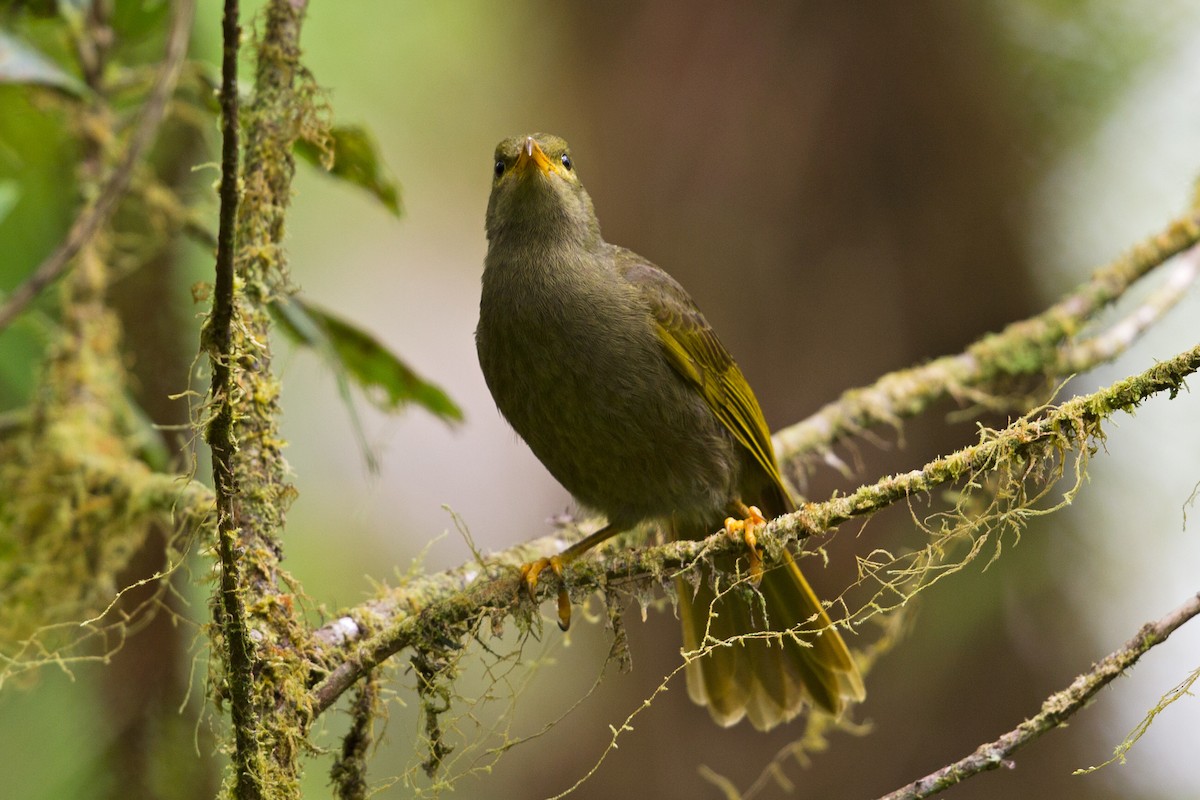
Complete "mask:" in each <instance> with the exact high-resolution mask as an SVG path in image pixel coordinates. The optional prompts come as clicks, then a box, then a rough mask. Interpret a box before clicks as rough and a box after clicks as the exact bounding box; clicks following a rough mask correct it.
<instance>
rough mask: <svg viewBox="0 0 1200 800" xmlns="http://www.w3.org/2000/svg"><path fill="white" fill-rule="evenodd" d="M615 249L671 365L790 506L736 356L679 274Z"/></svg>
mask: <svg viewBox="0 0 1200 800" xmlns="http://www.w3.org/2000/svg"><path fill="white" fill-rule="evenodd" d="M614 250H615V257H614V263H615V265H616V268H617V271H618V272H619V273H620V274H621V275H622V277H624V278H625V280H627V281H628V282H629V283H630V284H631V285H633V286H634V287H636V289H637V290H638V292H639V293H640V294H641V296H642V298H643V299H644V300H645V302H646V304H647V305H648V306H649V308H650V310H651V312H652V313H653V315H654V321H655V327H656V329H657V332H658V336H659V339H660V340H661V341H662V344H663V349H664V350H665V351H666V354H667V358H668V360H669V361H670V362H671V365H672V366H673V367H675V369H676V370H677V371H678V372H679V374H680V375H682V376H683V377H684V379H686V380H687V381H689V382H690V383H692V384H693V385H694V386H695V387H696V388H697V389H698V390H699V391H700V394H701V395H702V396H703V397H704V400H705V402H706V403H707V404H708V406H709V408H711V409H712V411H713V413H714V414H715V415H716V417H717V419H719V420H720V421H721V424H722V425H724V426H725V428H726V429H727V430H728V431H729V432H730V433H731V434H733V437H734V438H735V439H736V440H737V441H738V443H740V444H741V445H742V446H743V447H745V448H746V450H748V451H749V452H750V454H751V455H753V456H754V460H755V461H756V462H757V463H758V464H759V466H761V467H762V469H763V471H764V472H765V473H766V474H767V475H768V476H769V477H770V479H771V482H772V483H773V484H774V485H775V486H776V487H778V489H779V492H780V494H781V495H782V497H783V500H784V504H785V505H786V506H788V507H789V508H790V506H791V500H790V497H789V493H788V491H787V489H786V488H785V486H784V483H783V478H782V477H781V476H780V474H779V467H778V466H777V465H776V463H775V450H774V448H773V447H772V446H771V433H770V431H769V430H767V423H766V420H765V419H764V418H763V413H762V409H761V408H760V407H759V405H758V399H757V398H756V397H755V396H754V392H753V391H752V390H751V389H750V384H749V383H747V382H746V377H745V376H744V375H742V371H741V369H739V368H738V365H737V363H736V362H735V361H734V360H733V356H731V355H729V351H728V350H726V349H725V346H724V345H723V344H721V340H720V339H718V338H717V335H716V333H714V332H713V329H712V328H711V327H710V326H709V324H708V321H707V320H706V319H704V315H703V314H702V313H700V309H699V308H697V307H696V304H695V302H693V301H692V298H691V297H689V296H688V293H687V291H686V290H685V289H684V288H683V287H682V286H680V285H679V283H678V282H677V281H676V280H675V279H674V278H672V277H671V276H670V275H668V274H667V273H665V272H663V271H662V270H661V269H659V268H658V267H656V266H655V265H654V264H651V263H650V262H649V261H646V260H645V259H643V258H642V257H641V256H638V255H637V254H636V253H633V252H631V251H629V250H624V249H621V248H614ZM781 510H782V509H781Z"/></svg>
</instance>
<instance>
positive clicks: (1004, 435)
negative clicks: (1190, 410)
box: [312, 345, 1200, 714]
mask: <svg viewBox="0 0 1200 800" xmlns="http://www.w3.org/2000/svg"><path fill="white" fill-rule="evenodd" d="M1197 370H1200V345H1197V346H1195V347H1193V348H1192V349H1190V350H1187V351H1184V352H1183V353H1180V354H1179V355H1177V356H1175V357H1174V358H1172V359H1170V360H1168V361H1164V362H1161V363H1159V364H1156V365H1155V366H1153V367H1151V368H1150V369H1148V370H1146V371H1145V372H1143V373H1141V374H1139V375H1134V376H1132V377H1129V378H1126V379H1125V380H1122V381H1118V382H1117V383H1114V384H1113V385H1112V386H1109V387H1107V388H1105V389H1102V390H1100V391H1097V392H1095V393H1093V394H1089V395H1082V396H1080V397H1076V398H1074V399H1072V400H1070V401H1068V402H1066V403H1064V404H1063V405H1061V406H1059V407H1057V408H1050V409H1047V410H1044V411H1043V413H1042V414H1041V415H1040V416H1037V417H1022V418H1021V419H1019V420H1017V421H1016V422H1014V423H1013V424H1011V425H1009V426H1008V427H1007V428H1006V429H1004V430H1003V431H999V432H995V431H991V432H988V431H985V433H984V436H983V440H982V441H981V442H980V443H979V444H976V445H974V446H971V447H967V448H964V449H962V450H960V451H958V452H956V453H954V454H952V455H950V456H947V457H945V458H940V459H937V460H935V461H931V462H930V463H928V464H926V465H925V467H924V468H922V469H919V470H913V471H911V472H908V473H905V474H903V475H893V476H889V477H886V478H883V479H882V480H880V481H878V482H877V483H874V484H871V485H867V486H863V487H861V488H859V489H858V490H857V491H855V492H853V493H851V494H849V495H845V496H840V497H834V498H832V499H830V500H827V501H825V502H822V503H809V504H807V505H805V506H804V507H803V508H801V509H800V510H798V511H796V512H794V513H792V514H787V515H784V516H782V517H778V518H777V519H775V520H773V521H772V522H771V523H769V524H768V525H767V527H766V529H765V530H764V531H763V533H762V535H761V536H760V537H759V543H760V545H762V546H763V547H764V548H765V549H766V550H767V551H768V552H771V553H776V552H778V550H779V548H782V547H783V546H785V545H786V544H787V543H788V542H790V541H798V540H802V539H804V538H806V537H808V536H811V535H814V534H817V533H820V532H822V531H826V530H829V529H831V528H833V527H835V526H837V525H840V524H841V523H843V522H846V521H848V520H850V519H853V518H855V517H863V516H868V515H870V514H873V513H875V512H876V511H879V510H881V509H883V508H886V507H888V506H890V505H892V504H894V503H897V502H899V501H901V500H904V499H905V498H908V497H911V496H913V495H919V494H923V493H926V492H929V491H930V490H932V489H933V488H935V487H937V486H939V485H942V484H946V483H952V482H955V481H958V480H961V479H965V478H968V477H970V476H973V475H976V474H979V473H981V472H986V471H988V470H990V469H993V468H995V467H996V466H997V465H1000V464H1003V463H1005V461H1006V460H1011V459H1013V458H1021V457H1026V456H1030V455H1032V454H1036V453H1038V452H1042V451H1046V450H1055V449H1058V450H1060V451H1062V450H1067V449H1070V448H1073V447H1074V448H1079V447H1084V446H1087V444H1088V443H1089V442H1090V441H1091V440H1092V439H1094V438H1096V437H1099V436H1102V435H1103V432H1102V430H1101V428H1100V423H1101V422H1102V421H1104V420H1105V419H1107V418H1108V417H1110V416H1112V415H1113V414H1115V413H1116V412H1117V411H1130V410H1132V409H1133V408H1135V407H1136V406H1138V405H1139V404H1141V402H1142V401H1144V400H1145V399H1147V398H1149V397H1151V396H1153V395H1155V394H1159V393H1161V392H1167V393H1168V394H1169V395H1170V396H1171V397H1174V396H1175V395H1176V394H1177V393H1178V392H1179V390H1180V389H1181V388H1182V387H1183V385H1184V384H1183V382H1184V379H1185V378H1186V377H1187V376H1188V375H1191V374H1193V373H1194V372H1196V371H1197ZM741 548H742V545H741V544H740V543H738V542H734V541H733V540H732V539H731V538H730V537H728V536H726V535H725V534H724V533H717V534H714V535H713V536H710V537H709V538H708V539H704V540H699V541H676V542H671V543H668V544H664V545H659V546H656V547H647V548H639V549H635V550H626V551H620V552H613V553H608V554H606V555H605V556H604V557H603V558H597V559H579V560H577V561H574V562H572V563H571V564H570V565H569V566H568V567H567V569H566V571H565V575H564V580H565V581H566V583H567V584H568V585H569V586H570V587H571V590H572V593H573V594H586V593H590V592H592V591H596V590H599V589H604V588H606V587H609V586H611V585H613V584H617V583H625V582H635V581H643V582H645V581H660V580H662V579H664V577H669V576H672V575H674V574H676V573H678V572H679V571H680V570H683V569H686V568H688V567H689V566H691V565H692V564H694V563H696V562H697V561H698V560H699V559H701V558H707V557H710V556H713V555H718V554H725V553H730V554H736V553H738V552H740V551H741ZM559 549H561V543H559V542H558V540H557V539H555V538H554V537H547V538H545V539H540V540H537V541H536V542H532V543H529V544H526V545H521V546H519V547H516V548H512V549H510V550H507V551H505V552H503V553H500V554H498V555H497V556H495V557H493V558H492V559H490V560H489V561H488V562H487V563H486V564H480V563H475V562H472V563H468V564H466V565H463V566H462V567H459V568H457V569H454V570H451V571H448V572H445V573H441V574H437V575H430V576H427V577H424V578H421V579H418V580H415V581H412V582H411V583H408V584H405V585H403V586H400V587H398V588H396V589H393V590H391V591H390V592H389V593H388V594H387V595H386V596H385V597H383V598H381V599H379V600H376V601H372V602H371V603H368V604H364V605H362V606H359V607H357V608H355V609H352V610H351V611H349V612H348V613H347V614H345V615H344V616H342V617H341V618H340V619H338V620H335V621H334V622H332V623H330V624H329V625H326V626H325V627H324V628H322V629H321V630H319V631H317V632H316V634H315V638H316V640H317V641H318V642H319V643H320V644H321V646H322V648H323V649H324V650H325V651H326V652H325V653H324V658H323V661H324V663H325V664H326V665H328V669H329V672H328V673H326V674H325V675H324V676H323V677H322V680H321V681H320V683H318V684H317V685H316V687H315V688H314V690H313V692H312V709H313V712H314V714H317V713H320V712H321V711H323V710H325V709H326V708H328V707H329V706H330V705H331V704H332V703H333V702H334V701H335V700H336V699H337V698H338V697H339V696H340V695H341V694H342V692H344V691H345V690H346V689H347V688H349V687H350V686H351V685H352V684H353V683H354V682H355V681H356V680H358V679H359V678H360V677H362V676H363V675H364V674H366V673H367V672H369V671H370V670H372V669H374V668H375V667H377V666H379V665H380V664H381V663H383V661H384V660H386V659H387V658H389V657H390V656H392V655H393V654H395V653H397V652H399V651H400V650H402V649H404V648H405V647H409V646H419V644H420V643H421V642H430V641H439V640H440V639H445V638H446V637H447V636H449V635H450V633H451V632H453V631H456V630H460V629H461V626H463V625H466V624H468V623H469V622H470V621H472V620H479V619H481V618H482V617H483V616H487V615H490V616H492V617H493V621H495V620H496V618H503V617H505V616H507V615H508V614H512V613H514V612H516V611H517V609H518V597H519V592H518V587H519V585H520V579H519V577H518V573H517V570H516V569H515V567H516V566H518V565H519V564H521V563H523V562H526V561H529V560H531V558H533V557H536V556H543V555H550V554H553V553H555V552H557V551H558V550H559ZM510 567H511V568H512V569H510ZM485 573H486V574H485ZM552 583H553V581H546V582H544V583H543V584H542V590H543V593H545V592H548V591H554V587H553V586H547V584H552Z"/></svg>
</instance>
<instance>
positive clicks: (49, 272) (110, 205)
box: [0, 0, 195, 331]
mask: <svg viewBox="0 0 1200 800" xmlns="http://www.w3.org/2000/svg"><path fill="white" fill-rule="evenodd" d="M194 10H195V0H178V2H176V3H175V13H174V16H173V18H172V21H171V30H170V32H169V33H168V34H167V48H166V55H165V57H164V58H163V62H162V66H161V67H159V70H158V75H157V77H156V78H155V80H154V86H153V87H152V88H151V89H150V94H149V95H148V96H147V97H146V102H145V103H144V104H143V105H142V108H141V110H140V111H139V112H138V120H137V125H136V127H135V128H134V131H133V135H132V136H131V137H130V139H129V145H128V147H126V149H125V155H124V156H123V157H122V158H121V161H120V162H119V163H118V164H117V166H116V167H115V168H114V169H113V171H112V174H111V175H109V177H108V180H107V181H105V183H104V186H103V187H102V188H101V189H100V192H99V194H97V195H96V198H95V199H94V200H93V201H92V202H91V203H89V204H88V205H86V206H84V207H83V209H82V210H81V211H80V212H79V215H78V216H77V217H76V218H75V221H74V222H73V223H72V224H71V227H70V229H69V230H68V231H67V237H66V239H64V240H63V242H62V244H60V245H59V246H58V247H57V248H55V249H54V252H52V253H51V254H50V255H48V256H47V257H46V259H45V260H44V261H42V263H41V264H39V265H38V266H37V268H36V269H35V270H34V271H33V272H32V273H31V274H30V275H29V277H28V278H26V279H25V282H24V283H22V284H20V285H19V286H17V287H16V288H15V289H13V291H12V293H11V294H10V295H9V296H8V300H7V301H6V302H5V303H4V305H3V306H0V331H3V330H4V329H5V328H7V327H8V326H9V325H10V324H11V323H12V321H13V320H14V319H16V317H17V316H18V315H19V314H20V313H21V312H22V311H24V310H25V307H26V306H28V305H29V304H30V303H31V302H33V299H34V298H35V297H37V296H38V294H40V293H41V291H42V290H43V289H45V288H46V287H47V286H49V285H50V284H51V283H53V282H54V281H55V280H56V279H57V278H58V277H59V276H60V275H62V273H63V272H64V271H65V270H66V268H67V264H68V263H70V261H71V259H72V258H74V257H75V255H76V254H77V253H78V252H79V251H80V249H81V248H82V247H83V246H84V245H85V244H87V243H88V242H89V241H90V240H91V239H92V237H93V236H95V235H96V233H97V232H99V231H100V229H101V228H103V227H104V225H105V224H107V223H108V220H109V218H110V217H111V216H112V213H113V211H114V210H116V207H117V203H118V202H119V201H120V200H121V197H122V196H123V195H124V194H125V191H126V190H127V189H128V188H129V181H130V179H131V177H132V175H133V169H134V167H135V166H137V164H138V162H139V161H141V159H142V156H143V155H144V154H145V152H146V150H147V148H149V146H150V144H151V143H152V142H153V141H154V137H155V135H156V134H157V133H158V126H159V124H160V123H161V122H162V120H163V117H164V115H165V113H166V108H167V101H168V100H170V98H171V96H172V95H173V94H174V92H175V84H176V83H177V82H178V81H179V72H180V70H181V69H182V68H183V59H184V57H185V56H186V55H187V45H188V39H189V38H190V37H191V32H192V18H193V14H194Z"/></svg>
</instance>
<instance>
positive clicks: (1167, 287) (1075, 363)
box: [1054, 247, 1200, 375]
mask: <svg viewBox="0 0 1200 800" xmlns="http://www.w3.org/2000/svg"><path fill="white" fill-rule="evenodd" d="M1198 273H1200V248H1195V247H1193V248H1192V249H1191V250H1189V251H1187V252H1186V253H1184V254H1183V255H1181V256H1180V257H1179V258H1178V260H1177V261H1176V264H1175V266H1174V268H1172V269H1171V271H1170V272H1169V273H1167V278H1166V280H1165V281H1164V282H1163V285H1162V286H1160V287H1158V289H1156V290H1155V291H1154V292H1153V293H1152V294H1151V295H1150V296H1149V297H1147V298H1146V299H1145V300H1143V301H1142V302H1141V303H1140V304H1139V305H1138V306H1137V308H1135V309H1133V310H1132V311H1130V312H1129V313H1128V314H1126V315H1125V316H1123V317H1122V318H1121V319H1120V320H1119V321H1118V322H1117V323H1115V324H1114V325H1112V326H1111V327H1109V329H1108V330H1106V331H1104V332H1102V333H1100V334H1097V335H1096V336H1092V337H1090V338H1088V339H1084V340H1082V341H1079V342H1073V343H1071V344H1070V345H1068V346H1066V347H1065V348H1063V351H1062V353H1061V354H1060V358H1059V361H1058V364H1057V365H1056V367H1055V370H1054V371H1055V372H1056V373H1057V374H1059V375H1071V374H1074V373H1079V372H1086V371H1087V370H1089V369H1091V368H1092V367H1094V366H1096V365H1097V364H1101V363H1104V362H1107V361H1112V360H1113V359H1115V358H1117V356H1119V355H1121V354H1122V353H1124V352H1125V351H1126V350H1128V349H1129V348H1130V347H1131V346H1132V345H1133V343H1134V342H1136V341H1137V340H1138V339H1139V338H1141V336H1142V334H1143V333H1145V332H1146V331H1147V330H1149V329H1150V327H1151V326H1153V325H1154V324H1156V323H1157V322H1158V321H1159V320H1160V319H1162V318H1163V317H1165V316H1166V315H1167V312H1168V311H1170V310H1171V309H1172V308H1174V307H1175V306H1176V305H1177V304H1178V303H1179V301H1180V300H1182V299H1183V297H1184V295H1186V294H1187V291H1188V289H1190V288H1191V287H1192V284H1194V283H1195V282H1196V276H1197V274H1198Z"/></svg>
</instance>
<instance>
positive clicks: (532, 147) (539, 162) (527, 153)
mask: <svg viewBox="0 0 1200 800" xmlns="http://www.w3.org/2000/svg"><path fill="white" fill-rule="evenodd" d="M531 163H532V164H535V165H536V166H537V168H538V169H539V170H541V171H542V174H543V175H549V174H550V159H549V158H548V157H547V156H546V154H545V152H543V151H542V148H541V147H539V146H538V143H537V142H536V141H534V139H533V137H532V136H526V137H525V144H524V145H522V146H521V152H520V154H518V155H517V164H516V167H515V168H514V169H515V170H516V171H517V172H518V173H523V172H525V170H526V169H528V168H529V165H530V164H531Z"/></svg>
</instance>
